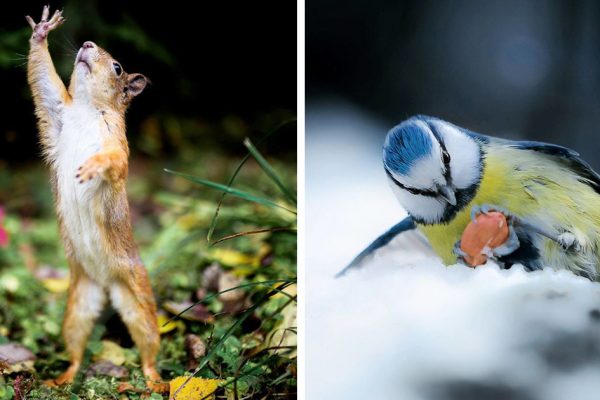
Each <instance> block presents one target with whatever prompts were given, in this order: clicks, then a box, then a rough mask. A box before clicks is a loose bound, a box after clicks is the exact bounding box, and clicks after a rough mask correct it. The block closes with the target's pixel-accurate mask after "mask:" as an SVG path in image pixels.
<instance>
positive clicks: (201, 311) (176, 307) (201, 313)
mask: <svg viewBox="0 0 600 400" xmlns="http://www.w3.org/2000/svg"><path fill="white" fill-rule="evenodd" d="M193 304H194V303H192V302H191V301H184V302H181V303H175V302H174V301H167V302H166V303H164V304H163V308H164V309H165V310H167V311H168V312H170V313H171V314H175V315H177V314H179V313H180V312H182V311H183V310H185V309H186V308H188V307H190V306H192V305H193ZM181 318H183V319H187V320H189V321H199V322H207V323H212V322H213V321H214V316H213V315H212V314H211V313H210V311H208V309H207V308H206V307H204V306H203V305H202V304H196V305H195V306H193V307H192V308H190V309H189V310H187V311H186V312H185V313H183V314H181Z"/></svg>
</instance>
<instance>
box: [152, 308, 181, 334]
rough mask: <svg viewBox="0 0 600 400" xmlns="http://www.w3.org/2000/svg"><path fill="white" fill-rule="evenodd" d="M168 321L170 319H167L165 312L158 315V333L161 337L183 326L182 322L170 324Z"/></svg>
mask: <svg viewBox="0 0 600 400" xmlns="http://www.w3.org/2000/svg"><path fill="white" fill-rule="evenodd" d="M167 321H169V317H167V316H166V315H165V314H164V313H163V312H161V313H159V314H158V332H159V333H160V334H161V335H162V334H163V333H168V332H171V331H172V330H174V329H176V328H180V327H182V326H183V323H182V322H181V321H170V322H168V323H167ZM165 324H166V325H165Z"/></svg>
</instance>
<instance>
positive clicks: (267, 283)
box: [163, 279, 296, 326]
mask: <svg viewBox="0 0 600 400" xmlns="http://www.w3.org/2000/svg"><path fill="white" fill-rule="evenodd" d="M275 283H290V284H292V283H296V281H295V280H290V279H272V280H269V281H260V282H250V283H245V284H243V285H239V286H236V287H232V288H229V289H226V290H221V291H220V292H217V293H213V294H211V295H208V296H206V297H204V298H203V299H202V300H198V301H197V302H195V303H194V304H192V305H191V306H189V307H187V308H185V309H184V310H182V311H181V312H179V314H177V315H175V316H174V317H172V318H171V319H169V320H168V321H167V322H165V323H164V324H163V326H167V324H169V323H170V322H173V321H175V320H176V319H178V318H179V317H181V315H183V314H184V313H185V312H187V311H189V310H191V309H192V308H194V307H196V306H197V305H198V304H202V303H204V302H207V301H208V300H211V299H213V298H215V297H217V296H219V295H220V294H223V293H227V292H231V291H233V290H237V289H243V288H247V287H252V286H260V285H273V284H275ZM273 290H276V291H277V290H278V291H279V292H280V293H282V294H284V295H285V296H287V297H292V296H291V295H290V294H289V293H286V292H283V291H281V290H279V289H277V288H274V289H273Z"/></svg>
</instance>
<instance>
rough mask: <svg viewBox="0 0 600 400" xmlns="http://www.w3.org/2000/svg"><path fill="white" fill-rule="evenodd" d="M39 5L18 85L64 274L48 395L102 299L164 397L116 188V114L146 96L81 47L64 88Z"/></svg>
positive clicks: (119, 120) (78, 358) (74, 360)
mask: <svg viewBox="0 0 600 400" xmlns="http://www.w3.org/2000/svg"><path fill="white" fill-rule="evenodd" d="M48 17H49V7H48V6H45V7H44V10H43V12H42V19H41V21H40V22H39V23H35V22H34V21H33V19H32V18H31V17H29V16H27V17H26V19H27V21H28V22H29V25H30V26H31V28H32V30H33V34H32V35H31V39H30V41H29V42H30V50H29V58H28V63H27V77H28V81H29V85H30V87H31V91H32V93H33V101H34V103H35V114H36V116H37V119H38V128H39V136H40V141H41V144H42V149H43V154H44V158H45V161H46V162H47V164H48V165H49V167H50V171H51V183H52V188H53V192H54V196H55V201H56V210H57V216H58V221H59V226H60V234H61V237H62V241H63V243H64V247H65V253H66V257H67V260H68V264H69V269H70V286H69V296H68V302H67V308H66V311H65V317H64V322H63V337H64V340H65V345H66V349H67V351H68V353H69V356H70V366H69V367H68V369H67V370H66V371H65V372H64V373H63V374H62V375H60V376H59V377H58V378H56V379H53V380H50V381H46V383H47V384H49V385H50V386H55V385H62V384H65V383H70V382H72V381H73V379H74V378H75V375H76V374H77V371H78V369H79V367H80V365H81V362H82V359H83V354H84V351H85V346H86V342H87V340H88V337H89V335H90V333H91V331H92V328H93V326H94V323H95V320H96V318H97V317H98V315H99V314H100V312H101V311H102V309H103V308H104V305H105V303H106V300H107V297H109V298H110V300H111V302H112V305H113V306H114V308H115V309H116V310H117V311H118V312H119V314H120V316H121V318H122V319H123V322H124V323H125V325H127V328H128V330H129V333H130V334H131V336H132V338H133V341H134V342H135V344H136V346H137V348H138V349H139V352H140V356H141V361H142V370H143V373H144V375H145V377H146V379H147V382H146V383H147V386H148V387H149V388H150V389H151V390H153V391H161V392H162V391H167V390H168V384H166V383H163V382H160V380H161V378H160V375H159V374H158V372H157V371H156V355H157V353H158V350H159V345H160V336H159V332H158V325H157V318H156V303H155V300H154V296H153V294H152V288H151V286H150V282H149V280H148V275H147V272H146V269H145V267H144V264H143V263H142V260H141V259H140V256H139V252H138V249H137V246H136V244H135V242H134V240H133V233H132V227H131V219H130V213H129V204H128V201H127V193H126V188H125V183H126V179H127V172H128V157H129V147H128V144H127V137H126V136H125V111H126V109H127V107H128V106H129V103H130V102H131V100H133V98H134V97H136V96H138V95H139V94H140V93H141V92H142V91H143V90H144V88H145V87H146V84H147V82H148V79H147V78H146V77H145V76H144V75H142V74H128V73H126V72H125V71H124V70H123V68H122V67H121V64H119V62H117V61H116V60H115V59H114V58H113V57H112V56H111V55H110V54H109V53H108V52H107V51H105V50H104V49H102V48H100V47H99V46H98V45H96V44H95V43H93V42H85V43H84V44H83V46H82V47H81V49H79V52H78V53H77V57H76V59H75V66H74V70H73V74H72V75H71V82H70V84H69V87H68V89H66V88H65V85H64V84H63V82H62V80H61V79H60V78H59V76H58V75H57V73H56V70H55V69H54V65H53V63H52V58H51V57H50V53H49V51H48V41H47V37H48V33H49V32H50V31H52V30H54V29H56V28H57V27H59V26H60V25H62V23H63V22H64V18H63V16H62V11H56V12H55V13H54V14H53V16H52V18H50V19H48Z"/></svg>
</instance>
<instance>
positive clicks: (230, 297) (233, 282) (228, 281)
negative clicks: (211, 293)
mask: <svg viewBox="0 0 600 400" xmlns="http://www.w3.org/2000/svg"><path fill="white" fill-rule="evenodd" d="M241 282H242V280H241V279H240V278H238V277H236V276H234V275H233V274H231V273H229V272H225V273H222V274H221V276H220V277H219V290H218V291H219V292H222V291H225V290H229V289H233V288H235V287H238V286H240V283H241ZM245 295H246V293H245V292H244V290H243V289H235V290H231V291H229V292H225V293H221V294H220V295H219V299H220V300H221V301H227V302H231V301H239V300H242V299H243V298H244V297H245Z"/></svg>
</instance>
